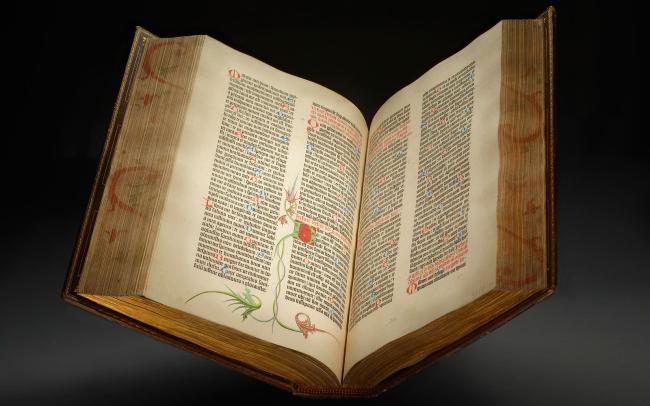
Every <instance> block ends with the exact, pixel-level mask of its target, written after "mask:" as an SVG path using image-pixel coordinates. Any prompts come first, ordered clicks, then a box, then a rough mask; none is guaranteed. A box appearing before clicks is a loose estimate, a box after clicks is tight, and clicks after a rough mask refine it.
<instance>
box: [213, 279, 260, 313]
mask: <svg viewBox="0 0 650 406" xmlns="http://www.w3.org/2000/svg"><path fill="white" fill-rule="evenodd" d="M226 287H227V286H226ZM227 288H228V292H222V293H223V294H224V295H226V296H228V297H229V299H226V302H229V303H228V306H234V307H233V309H232V311H233V312H236V311H238V310H242V314H241V317H242V321H243V320H246V319H247V318H248V316H250V315H251V313H253V312H254V311H256V310H259V308H260V307H262V301H261V300H260V298H259V297H257V296H255V295H253V294H251V291H250V289H248V288H246V290H245V291H244V292H242V293H241V294H239V293H236V292H235V291H233V290H232V289H230V288H229V287H227Z"/></svg>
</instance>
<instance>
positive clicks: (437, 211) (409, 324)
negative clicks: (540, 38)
mask: <svg viewBox="0 0 650 406" xmlns="http://www.w3.org/2000/svg"><path fill="white" fill-rule="evenodd" d="M500 79H501V24H497V25H496V26H495V27H493V28H492V29H491V30H489V31H488V32H486V33H485V34H483V35H481V36H480V37H479V38H477V39H476V40H475V41H473V42H472V43H471V44H470V45H468V46H467V47H466V48H465V49H463V50H462V51H460V52H458V53H457V54H455V55H454V56H452V57H451V58H449V59H447V60H445V61H443V62H442V63H440V64H438V65H437V66H435V67H434V68H432V69H431V70H429V71H428V72H427V73H425V74H424V75H423V76H422V77H421V78H419V79H418V80H417V81H415V82H414V83H412V84H411V85H409V86H407V87H405V88H404V89H402V90H400V91H399V92H398V93H396V94H395V95H394V96H392V97H391V98H390V99H389V100H388V101H387V102H386V103H385V104H384V105H383V106H382V107H381V109H380V110H379V111H378V112H377V114H376V115H375V117H374V119H373V121H372V123H371V126H370V132H369V140H368V152H367V157H366V170H365V179H364V188H363V197H362V207H361V213H360V223H359V238H358V240H359V243H358V249H357V252H356V255H357V258H356V264H355V272H354V282H353V292H352V296H351V300H352V307H351V313H350V322H349V327H348V328H349V330H350V331H349V335H348V342H347V348H346V359H345V372H347V371H348V370H349V369H350V368H351V367H352V366H353V365H354V364H355V363H356V362H357V361H359V360H361V359H362V358H364V357H365V356H367V355H368V354H370V353H372V352H373V351H375V350H377V349H378V348H380V347H381V346H382V345H384V344H386V343H388V342H390V341H392V340H394V339H396V338H398V337H401V336H403V335H405V334H407V333H409V332H411V331H414V330H416V329H418V328H419V327H422V326H424V325H425V324H427V323H429V322H431V321H433V320H435V319H437V318H438V317H440V316H442V315H444V314H446V313H448V312H450V311H452V310H454V309H457V308H459V307H461V306H462V305H464V304H466V303H468V302H470V301H471V300H473V299H475V298H477V297H479V296H481V295H482V294H484V293H486V292H488V291H490V290H491V289H492V288H494V286H495V283H496V248H497V247H496V241H497V240H496V236H497V230H496V203H497V176H498V168H499V162H498V159H499V155H498V139H497V130H498V128H497V127H498V117H499V97H500V94H499V89H500Z"/></svg>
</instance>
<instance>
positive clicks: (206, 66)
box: [145, 38, 367, 379]
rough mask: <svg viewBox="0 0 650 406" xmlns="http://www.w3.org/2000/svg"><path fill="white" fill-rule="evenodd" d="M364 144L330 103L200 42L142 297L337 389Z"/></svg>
mask: <svg viewBox="0 0 650 406" xmlns="http://www.w3.org/2000/svg"><path fill="white" fill-rule="evenodd" d="M366 139H367V128H366V123H365V120H364V118H363V116H362V114H361V113H360V112H359V110H358V109H357V108H356V107H354V106H353V105H352V103H350V102H349V101H347V100H346V99H344V98H343V97H341V96H339V95H337V94H335V93H333V92H332V91H329V90H327V89H325V88H324V87H322V86H319V85H316V84H314V83H311V82H308V81H306V80H303V79H299V78H296V77H294V76H291V75H288V74H286V73H283V72H280V71H279V70H277V69H274V68H272V67H270V66H268V65H266V64H264V63H262V62H260V61H258V60H256V59H254V58H251V57H249V56H247V55H244V54H242V53H240V52H237V51H235V50H233V49H231V48H229V47H227V46H225V45H223V44H222V43H220V42H218V41H216V40H213V39H211V38H206V39H205V43H204V47H203V50H202V53H201V55H200V60H199V66H198V73H197V77H196V80H195V83H194V86H193V89H192V95H191V99H190V103H189V107H188V111H187V114H186V121H185V123H184V127H183V130H182V135H181V140H180V145H179V148H178V151H177V153H176V158H175V163H174V167H173V174H172V178H171V183H170V188H169V192H168V194H167V199H166V201H165V206H164V212H163V215H162V220H161V223H160V228H159V233H158V235H157V238H156V242H155V247H154V252H153V256H152V260H151V265H150V270H149V274H148V280H147V284H146V289H145V296H146V297H148V298H150V299H153V300H156V301H158V302H161V303H163V304H165V305H168V306H171V307H174V308H177V309H181V310H183V311H186V312H188V313H191V314H194V315H196V316H199V317H202V318H205V319H207V320H210V321H213V322H216V323H219V324H222V325H225V326H229V327H232V328H235V329H237V330H240V331H243V332H245V333H248V334H251V335H253V336H255V337H258V338H261V339H263V340H267V341H270V342H272V343H275V344H279V345H282V346H285V347H289V348H292V349H295V350H297V351H300V352H302V353H305V354H308V355H311V356H313V357H315V358H316V359H318V360H320V361H321V362H323V363H324V364H325V365H327V366H328V367H329V368H331V369H332V371H333V372H334V373H335V375H336V376H338V377H339V379H340V378H341V373H342V369H343V355H344V346H345V334H346V331H347V314H348V302H349V301H348V297H349V291H350V286H351V278H352V272H351V271H352V262H353V258H354V252H355V241H356V239H355V236H356V228H357V217H358V210H359V207H360V198H359V196H360V194H361V193H360V189H361V182H362V179H361V177H362V173H363V167H364V158H365V148H366V145H365V144H366Z"/></svg>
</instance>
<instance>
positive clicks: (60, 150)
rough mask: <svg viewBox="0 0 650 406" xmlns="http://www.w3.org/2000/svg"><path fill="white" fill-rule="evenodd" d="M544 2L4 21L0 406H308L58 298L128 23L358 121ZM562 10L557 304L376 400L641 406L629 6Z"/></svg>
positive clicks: (644, 350)
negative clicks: (249, 64)
mask: <svg viewBox="0 0 650 406" xmlns="http://www.w3.org/2000/svg"><path fill="white" fill-rule="evenodd" d="M349 3H351V2H349ZM547 5H548V3H547V2H526V5H523V4H518V3H514V4H505V3H495V2H493V1H485V2H483V3H481V4H479V5H471V4H468V3H465V2H459V1H456V2H453V6H452V7H441V6H439V5H430V6H428V7H426V8H421V7H420V6H416V5H409V4H406V3H405V2H403V1H397V2H391V3H390V4H388V5H385V6H379V5H377V6H376V7H380V8H377V9H372V7H356V8H355V7H351V6H350V5H346V6H336V5H329V4H326V3H323V4H316V3H308V2H302V3H299V4H297V5H295V6H290V5H288V4H287V3H279V2H278V3H268V4H267V6H265V8H258V7H255V6H252V5H250V3H248V2H246V3H244V2H238V1H235V0H233V1H230V2H228V3H227V4H226V5H221V4H218V3H217V2H216V1H215V2H212V3H210V6H209V7H207V8H206V6H205V5H202V6H194V5H190V4H189V3H188V2H185V1H178V2H177V7H180V8H181V9H180V10H179V9H177V8H167V7H165V6H162V5H160V3H158V2H148V3H146V4H145V5H128V4H123V5H118V4H116V3H110V4H104V5H97V4H94V3H93V4H92V5H91V3H87V5H81V6H75V7H71V6H57V5H49V6H45V8H43V6H39V5H36V4H33V3H24V4H23V5H21V6H11V7H9V8H8V9H5V10H4V11H3V17H2V23H3V24H2V27H3V28H2V29H3V31H5V33H4V35H3V41H2V51H3V58H2V65H3V67H4V68H5V69H6V71H5V72H6V73H5V74H3V76H2V90H3V92H2V96H3V99H4V101H5V102H9V103H8V104H9V108H8V109H7V108H6V107H5V109H4V111H3V118H2V127H1V128H2V144H0V145H1V147H2V153H1V154H0V162H1V165H2V172H1V173H2V175H1V176H2V187H1V189H0V196H2V199H1V201H2V210H1V211H0V213H1V215H2V218H1V221H2V223H1V224H2V233H1V235H2V241H1V243H0V249H1V250H2V251H1V253H2V256H1V259H0V261H1V262H0V263H1V264H2V265H1V266H2V268H1V274H0V286H1V287H2V293H0V317H1V319H0V404H3V405H7V404H29V403H35V404H50V403H53V404H61V403H63V402H66V403H68V404H84V403H92V404H109V403H118V402H129V403H131V402H134V401H142V402H147V403H159V404H177V403H182V402H186V401H187V402H191V403H197V402H198V401H203V402H216V403H219V402H221V401H224V400H229V401H230V400H232V401H237V402H247V401H249V400H255V401H265V400H266V401H271V400H275V399H283V400H285V401H295V400H300V399H296V398H293V397H291V395H289V394H287V393H285V392H282V391H280V390H277V389H275V388H273V387H271V386H268V385H266V384H264V383H260V382H258V381H256V380H254V379H251V378H248V377H246V376H244V375H241V374H239V373H237V372H234V371H231V370H229V369H227V368H225V367H222V366H220V365H218V364H215V363H212V362H209V361H207V360H205V359H202V358H199V357H197V356H195V355H192V354H190V353H186V352H183V351H181V350H178V349H176V348H174V347H172V346H169V345H166V344H162V343H160V342H158V341H155V340H154V339H151V338H149V337H146V336H144V335H141V334H139V333H136V332H134V331H131V330H129V329H126V328H123V327H120V326H118V325H116V324H113V323H111V322H108V321H106V320H104V319H101V318H99V317H96V316H94V315H91V314H90V313H87V312H84V311H82V310H80V309H78V308H76V307H73V306H71V305H68V304H66V303H64V302H63V301H62V300H61V299H60V296H59V295H60V290H61V287H62V285H63V281H64V278H65V275H66V272H67V266H68V263H69V260H70V256H71V254H72V250H73V244H74V242H75V238H76V233H77V231H78V228H79V226H80V224H81V220H82V216H83V213H84V209H85V205H86V201H87V198H88V195H89V191H90V187H91V183H92V179H93V176H94V173H95V170H96V165H97V163H98V156H99V152H100V148H101V145H102V142H103V141H104V137H105V133H106V129H107V127H108V124H109V120H110V115H111V111H112V107H113V103H114V101H115V97H116V95H117V90H118V87H119V84H120V81H121V78H122V73H123V69H124V65H125V63H126V59H127V55H128V51H129V48H130V45H131V39H132V35H133V30H134V27H135V25H142V26H144V27H145V28H147V29H149V30H151V31H152V32H153V33H155V34H157V35H159V36H176V35H189V34H209V35H211V36H213V37H215V38H217V39H219V40H221V41H222V42H224V43H226V44H228V45H230V46H232V47H234V48H235V49H238V50H241V51H243V52H245V53H247V54H250V55H253V56H255V57H257V58H258V59H261V60H262V61H265V62H267V63H269V64H271V65H273V66H275V67H277V68H279V69H281V70H283V71H286V72H289V73H292V74H295V75H297V76H301V77H304V78H307V79H310V80H312V81H314V82H317V83H319V84H322V85H324V86H326V87H328V88H330V89H333V90H334V91H337V92H339V93H341V94H342V95H345V96H346V97H347V98H349V99H350V100H352V101H353V102H354V103H355V104H356V105H357V106H359V107H360V108H361V110H362V111H363V112H364V114H365V116H366V117H367V118H368V119H370V118H371V117H372V115H373V113H374V112H375V111H376V109H377V108H378V107H379V106H380V105H381V104H382V102H383V101H384V100H386V99H387V98H388V97H389V96H390V95H392V94H393V93H394V92H395V91H397V90H399V89H400V88H402V87H403V86H405V85H407V84H409V83H410V82H412V81H413V80H415V79H416V78H417V77H419V76H420V75H421V74H422V73H424V72H425V71H426V70H428V69H429V68H430V67H432V66H433V65H434V64H436V63H437V62H439V61H441V60H443V59H444V58H446V57H448V56H450V55H452V54H453V53H454V52H456V51H458V50H460V49H461V48H462V47H463V46H464V45H466V44H467V43H469V42H470V41H471V40H472V39H474V38H475V37H476V36H478V35H479V34H481V33H482V32H484V31H485V30H487V29H489V28H490V27H491V26H493V25H494V24H496V23H497V22H498V21H499V20H501V19H504V18H530V17H534V16H536V15H538V14H539V13H541V12H542V11H543V9H544V8H545V7H546V6H547ZM556 6H557V11H558V31H557V34H558V43H557V62H558V63H557V106H558V111H557V113H558V115H557V117H558V122H557V141H558V149H557V152H558V193H557V195H558V201H557V209H558V236H559V241H558V253H559V260H558V270H559V285H558V290H557V293H556V294H555V295H554V296H552V297H551V298H550V299H548V300H546V301H545V302H542V303H541V304H539V305H537V306H535V307H534V308H532V309H531V310H529V311H527V312H525V313H524V314H522V315H520V316H519V317H517V318H515V319H514V320H512V321H511V322H510V323H508V324H506V325H505V326H504V327H501V328H500V329H498V330H497V331H495V332H494V333H492V334H490V335H489V336H487V337H485V338H482V339H481V340H479V341H477V342H476V343H474V344H472V345H471V346H469V347H467V348H466V349H463V350H462V351H460V352H459V353H457V354H455V355H453V356H451V357H449V358H446V359H444V360H442V361H440V362H439V363H437V364H435V365H433V366H431V367H430V368H428V369H426V370H425V371H424V372H422V373H420V374H418V375H416V376H414V377H412V378H410V379H408V380H407V381H405V382H404V383H402V384H401V385H399V386H398V387H396V388H394V389H392V390H390V391H388V392H387V393H385V394H383V395H382V396H381V397H380V398H379V399H378V400H376V402H379V403H381V402H396V401H397V402H409V401H413V400H415V401H425V400H430V401H432V402H435V403H437V404H465V403H468V402H471V403H477V404H478V403H480V404H499V405H507V404H513V405H518V404H553V405H560V404H642V403H645V404H648V402H650V396H649V394H648V392H649V391H650V389H649V387H650V378H649V377H650V366H649V365H650V350H649V349H648V341H649V339H650V334H649V330H650V317H649V313H650V312H649V309H650V295H649V294H648V291H649V289H648V284H649V282H650V276H649V272H650V265H649V264H650V261H648V258H647V255H649V254H650V244H649V242H650V238H649V237H648V230H649V226H650V216H649V215H648V209H649V208H650V187H649V185H650V182H649V181H648V175H649V174H650V170H649V169H650V168H649V164H648V161H649V159H648V156H647V155H648V154H647V150H646V149H645V145H644V142H643V141H645V138H646V136H647V131H643V130H641V125H640V122H641V121H642V120H644V119H646V118H647V115H646V114H644V113H643V112H642V110H641V105H642V92H645V89H647V73H646V67H644V70H643V71H642V70H641V69H642V67H641V62H640V61H641V34H640V30H641V26H640V24H641V19H640V11H638V10H636V9H635V8H634V7H631V6H626V5H624V4H622V3H620V2H611V1H610V2H607V3H604V4H602V5H599V4H597V3H587V4H583V5H576V4H575V3H566V4H565V3H564V2H559V3H556ZM5 7H6V6H5ZM646 24H647V23H646ZM643 104H644V105H647V102H646V100H645V97H644V100H643ZM644 111H645V108H644Z"/></svg>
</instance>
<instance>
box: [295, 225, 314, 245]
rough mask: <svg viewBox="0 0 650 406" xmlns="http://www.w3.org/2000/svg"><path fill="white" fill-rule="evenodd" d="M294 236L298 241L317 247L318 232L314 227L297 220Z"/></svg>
mask: <svg viewBox="0 0 650 406" xmlns="http://www.w3.org/2000/svg"><path fill="white" fill-rule="evenodd" d="M292 235H293V238H295V239H298V240H300V241H302V242H304V243H305V244H309V245H315V244H316V237H317V235H318V232H316V230H315V229H314V228H313V227H312V226H310V225H308V224H305V223H303V222H301V221H297V220H296V221H295V223H294V227H293V234H292Z"/></svg>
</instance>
